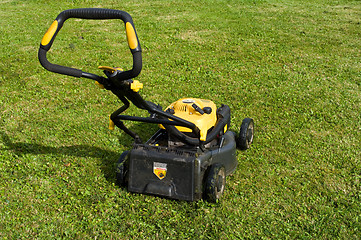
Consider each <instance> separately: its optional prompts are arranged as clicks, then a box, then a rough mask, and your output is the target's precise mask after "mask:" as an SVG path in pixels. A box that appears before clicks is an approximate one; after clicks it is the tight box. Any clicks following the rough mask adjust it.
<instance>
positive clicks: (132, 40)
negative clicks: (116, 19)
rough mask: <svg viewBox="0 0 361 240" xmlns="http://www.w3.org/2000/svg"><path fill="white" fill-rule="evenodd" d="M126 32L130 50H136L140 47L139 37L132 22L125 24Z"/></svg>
mask: <svg viewBox="0 0 361 240" xmlns="http://www.w3.org/2000/svg"><path fill="white" fill-rule="evenodd" d="M125 31H126V33H127V39H128V45H129V47H130V49H136V48H137V47H138V40H137V35H135V30H134V28H133V26H132V24H131V23H130V22H127V23H126V24H125Z"/></svg>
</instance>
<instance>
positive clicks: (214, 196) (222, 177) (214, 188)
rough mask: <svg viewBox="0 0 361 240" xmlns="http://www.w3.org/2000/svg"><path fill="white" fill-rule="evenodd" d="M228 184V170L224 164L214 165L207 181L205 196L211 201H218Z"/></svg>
mask: <svg viewBox="0 0 361 240" xmlns="http://www.w3.org/2000/svg"><path fill="white" fill-rule="evenodd" d="M225 186H226V170H225V168H224V166H223V165H221V164H215V165H212V166H211V168H210V171H209V173H208V176H207V178H206V182H205V192H204V193H205V198H206V200H208V201H210V202H217V201H218V200H219V199H220V198H221V197H222V194H223V192H224V188H225Z"/></svg>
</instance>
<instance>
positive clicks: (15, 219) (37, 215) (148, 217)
mask: <svg viewBox="0 0 361 240" xmlns="http://www.w3.org/2000/svg"><path fill="white" fill-rule="evenodd" d="M79 7H103V8H114V9H119V10H124V11H127V12H129V13H130V14H131V15H132V17H133V20H134V23H135V27H136V29H137V33H138V36H139V40H140V43H141V45H142V49H143V63H144V66H143V70H142V73H141V74H140V75H139V77H138V78H137V80H139V81H141V82H142V83H143V84H144V89H142V90H141V94H142V96H144V98H145V99H147V100H149V101H153V102H156V103H158V104H160V105H162V106H163V107H166V106H167V105H168V104H170V103H171V102H173V101H175V100H177V99H179V98H182V97H198V98H206V99H212V100H213V101H214V102H215V103H216V104H217V105H220V104H222V103H224V104H227V105H229V106H230V108H231V111H232V120H231V122H232V126H231V130H232V131H235V132H237V131H239V127H240V124H241V122H242V119H243V118H245V117H252V118H253V119H254V121H255V126H256V135H255V141H254V144H253V145H252V147H251V149H249V150H248V151H246V152H238V153H237V157H238V168H237V170H236V171H235V173H234V174H233V175H232V176H230V177H228V178H227V187H226V190H225V193H224V196H223V198H222V200H221V201H220V202H218V203H216V204H214V203H208V202H206V201H198V202H183V201H175V200H169V199H165V198H159V197H155V196H150V195H140V194H134V193H129V192H127V191H126V189H123V188H119V187H118V186H116V185H115V173H114V164H115V163H116V161H117V159H118V157H119V156H120V154H121V153H122V152H123V151H125V150H128V149H130V148H131V146H132V139H131V138H130V137H129V136H127V135H126V134H124V133H122V132H120V131H117V130H115V131H110V130H108V116H109V114H110V113H112V112H113V111H114V110H116V109H117V108H119V107H120V105H121V103H120V102H119V101H118V100H117V99H116V97H115V96H113V95H111V93H110V92H107V91H105V90H102V89H100V88H98V87H97V86H96V85H95V84H94V83H93V82H92V81H91V80H87V79H84V78H80V79H79V78H73V77H68V76H63V75H59V74H54V73H51V72H48V71H46V70H45V69H43V68H42V67H41V65H40V64H39V62H38V59H37V51H38V48H39V44H40V41H41V39H42V37H43V35H44V33H45V32H46V30H47V29H48V27H49V26H50V25H51V23H52V22H53V20H54V19H55V17H56V16H57V15H58V14H59V13H60V12H61V11H63V10H66V9H70V8H79ZM360 16H361V4H360V1H359V0H358V1H357V0H354V1H351V0H339V1H334V0H325V1H319V0H312V1H306V0H282V1H276V0H263V1H262V0H259V1H258V0H228V1H227V0H200V1H190V0H182V1H180V0H172V1H171V0H169V1H168V0H155V1H146V0H138V1H133V0H130V1H117V0H107V1H104V0H98V1H95V0H72V1H45V0H1V1H0V19H1V20H0V22H1V24H0V32H1V36H0V43H1V44H0V103H1V104H0V239H60V238H65V239H144V238H145V239H237V238H241V239H243V238H250V239H254V238H256V239H259V238H265V239H268V238H272V239H273V238H274V239H284V238H290V239H295V238H297V239H298V238H302V239H334V238H337V239H359V238H360V236H361V218H360V216H361V183H360V181H361V161H360V159H361V153H360V146H361V40H360V39H361V19H360ZM48 55H49V60H50V61H52V62H54V63H57V64H61V65H66V66H71V67H75V68H80V69H82V70H84V71H87V72H93V73H96V74H99V75H100V74H101V71H100V70H98V69H97V67H98V65H106V66H107V65H108V66H114V67H115V66H117V67H122V68H124V69H130V68H131V55H130V52H129V49H128V47H127V44H126V37H125V31H124V26H123V24H122V23H121V21H117V20H109V21H94V20H75V19H72V20H68V21H67V22H66V24H65V25H64V27H63V29H62V30H61V32H60V33H59V35H58V36H57V39H56V41H55V43H54V45H53V47H52V49H51V50H50V51H49V54H48ZM127 113H128V114H130V115H141V116H145V115H146V114H144V113H143V112H142V111H140V110H138V109H136V108H135V107H132V108H130V109H129V110H127ZM127 126H129V127H130V128H131V129H133V130H135V131H138V132H141V133H142V136H143V138H144V139H145V138H147V137H149V136H151V134H152V133H153V132H154V131H155V130H156V129H157V126H155V125H147V124H139V123H127Z"/></svg>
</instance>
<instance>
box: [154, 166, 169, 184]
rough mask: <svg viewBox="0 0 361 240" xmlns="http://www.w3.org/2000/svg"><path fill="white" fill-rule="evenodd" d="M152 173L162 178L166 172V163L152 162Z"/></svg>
mask: <svg viewBox="0 0 361 240" xmlns="http://www.w3.org/2000/svg"><path fill="white" fill-rule="evenodd" d="M153 173H154V174H155V175H156V176H157V177H158V178H159V179H160V180H162V179H163V178H165V175H166V174H167V164H166V163H160V162H153Z"/></svg>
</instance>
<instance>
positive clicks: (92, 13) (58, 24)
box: [38, 8, 142, 80]
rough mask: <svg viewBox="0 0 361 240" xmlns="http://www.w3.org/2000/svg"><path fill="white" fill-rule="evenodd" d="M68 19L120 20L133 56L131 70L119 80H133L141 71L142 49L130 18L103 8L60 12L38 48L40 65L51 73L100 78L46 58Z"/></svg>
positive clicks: (125, 13)
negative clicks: (51, 61) (123, 25)
mask: <svg viewBox="0 0 361 240" xmlns="http://www.w3.org/2000/svg"><path fill="white" fill-rule="evenodd" d="M69 18H81V19H98V20H105V19H121V20H122V21H123V22H124V24H125V31H126V34H127V41H128V46H129V48H130V51H131V53H132V55H133V68H132V69H131V70H128V71H125V72H122V73H121V74H120V75H119V80H126V79H130V78H134V77H136V76H138V75H139V73H140V71H141V69H142V55H141V52H142V49H141V47H140V43H139V40H138V36H137V33H136V31H135V28H134V23H133V19H132V17H131V16H130V15H129V14H128V13H127V12H124V11H120V10H114V9H103V8H79V9H69V10H65V11H63V12H61V13H60V14H59V15H58V16H57V17H56V19H55V20H54V22H53V23H52V24H51V26H50V27H49V29H48V31H47V32H46V33H45V35H44V36H43V38H42V40H41V43H40V48H39V53H38V57H39V61H40V63H41V65H42V66H43V67H44V68H45V69H47V70H49V71H52V72H55V73H60V74H65V75H69V76H74V77H86V78H90V79H94V80H98V79H99V78H101V77H100V76H97V75H95V74H91V73H86V72H83V71H81V70H79V69H75V68H70V67H65V66H60V65H57V64H53V63H50V62H49V61H48V59H47V57H46V53H47V52H48V51H49V49H50V48H51V46H52V44H53V42H54V40H55V38H56V35H57V34H58V32H59V31H60V29H61V28H62V27H63V24H64V22H65V21H66V20H67V19H69Z"/></svg>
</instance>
